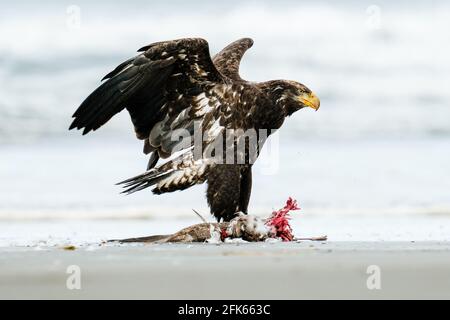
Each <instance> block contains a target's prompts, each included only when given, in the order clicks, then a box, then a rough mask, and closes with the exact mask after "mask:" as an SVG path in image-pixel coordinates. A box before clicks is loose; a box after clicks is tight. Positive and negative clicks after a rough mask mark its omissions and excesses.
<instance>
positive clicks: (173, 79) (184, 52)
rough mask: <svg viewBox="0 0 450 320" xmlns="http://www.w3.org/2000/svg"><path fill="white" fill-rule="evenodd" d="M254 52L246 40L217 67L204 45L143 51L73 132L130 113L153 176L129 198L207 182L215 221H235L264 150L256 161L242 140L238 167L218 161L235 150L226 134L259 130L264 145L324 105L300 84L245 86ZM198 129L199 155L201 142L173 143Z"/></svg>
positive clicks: (78, 117)
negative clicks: (303, 112)
mask: <svg viewBox="0 0 450 320" xmlns="http://www.w3.org/2000/svg"><path fill="white" fill-rule="evenodd" d="M252 45H253V41H252V40H251V39H248V38H245V39H241V40H238V41H235V42H233V43H232V44H230V45H229V46H227V47H226V48H224V49H223V50H222V51H221V52H220V53H218V54H217V55H216V56H215V57H214V58H213V59H211V57H210V54H209V47H208V43H207V42H206V41H205V40H203V39H179V40H173V41H165V42H158V43H153V44H150V45H148V46H145V47H143V48H141V49H140V50H139V52H142V53H141V54H139V55H137V56H136V57H134V58H131V59H129V60H127V61H125V62H123V63H122V64H120V65H119V66H118V67H117V68H116V69H114V70H113V71H112V72H110V73H109V74H107V75H106V76H105V77H104V78H103V80H105V79H107V81H105V82H104V83H103V84H102V85H101V86H100V87H99V88H97V89H96V90H95V91H94V92H93V93H91V94H90V95H89V96H88V97H87V98H86V100H85V101H84V102H83V103H82V104H81V106H80V107H79V108H78V109H77V110H76V112H75V113H74V115H73V117H74V120H73V123H72V124H71V126H70V129H73V128H76V129H83V134H86V133H88V132H90V131H94V130H96V129H98V128H100V127H101V126H102V125H104V124H105V123H106V122H107V121H108V120H109V119H111V118H112V117H113V116H114V115H115V114H117V113H119V112H120V111H122V110H123V109H127V111H128V112H129V114H130V116H131V121H132V122H133V125H134V129H135V132H136V136H137V138H138V139H141V140H144V152H145V153H146V154H151V156H150V160H149V163H148V167H147V172H145V173H144V174H142V175H139V176H137V177H134V178H131V179H128V180H126V181H123V182H122V183H123V184H124V185H125V187H126V188H127V189H126V190H125V192H127V193H132V192H135V191H139V190H142V189H145V188H147V187H151V186H152V187H153V192H154V193H155V194H161V193H165V192H172V191H177V190H184V189H186V188H189V187H191V186H193V185H195V184H199V183H203V182H205V181H207V183H208V188H207V199H208V204H209V206H210V208H211V213H212V214H214V216H215V217H216V218H217V220H219V221H220V219H223V220H224V221H229V220H230V219H232V218H233V217H234V216H235V214H236V213H237V212H239V211H242V212H244V213H247V207H248V203H249V199H250V192H251V185H252V183H251V181H252V174H251V167H252V164H253V161H251V160H250V159H253V158H252V156H253V157H257V155H258V154H259V150H258V149H256V150H257V152H256V155H254V153H252V152H251V151H252V150H254V149H252V147H253V145H252V142H251V141H247V142H245V138H243V141H244V146H245V147H244V148H243V149H242V148H241V149H240V151H239V150H234V147H236V145H237V144H238V143H239V142H238V140H239V139H240V138H236V141H234V142H233V143H231V146H232V147H233V150H232V158H233V159H234V161H233V164H222V163H220V162H218V161H216V160H217V159H216V156H217V155H218V146H220V147H221V148H222V147H223V151H224V155H227V153H226V152H227V151H229V150H231V149H230V146H228V145H226V143H225V141H226V139H227V135H225V132H228V131H229V130H243V131H246V130H255V132H257V133H258V137H257V138H258V139H259V138H260V136H259V130H268V131H269V134H270V133H271V132H272V131H273V130H276V129H278V128H280V126H281V125H282V123H283V121H284V119H285V118H286V117H287V116H290V115H291V114H292V113H294V112H295V111H297V110H299V109H301V108H303V107H312V108H314V109H316V110H317V109H318V108H319V100H318V98H317V97H316V96H315V95H314V94H313V93H312V92H311V91H310V90H309V89H308V88H307V87H305V86H304V85H302V84H300V83H298V82H294V81H287V80H274V81H268V82H264V83H251V82H247V81H245V80H243V79H242V78H241V77H240V75H239V64H240V61H241V59H242V56H243V55H244V53H245V52H246V51H247V49H249V48H250V47H251V46H252ZM196 126H199V127H197V128H199V130H200V133H201V136H203V137H204V138H203V139H202V140H201V143H200V147H201V148H200V153H197V150H199V149H196V146H194V141H195V137H194V139H188V140H186V139H184V140H178V139H174V138H173V137H174V136H175V138H177V137H179V136H180V134H178V133H184V134H186V133H188V134H190V135H191V136H192V135H193V134H194V133H195V132H196ZM174 140H175V141H174ZM180 141H181V142H180ZM186 141H187V142H186ZM253 143H254V142H253ZM261 145H262V144H260V145H259V147H258V148H260V147H261ZM236 149H238V148H236ZM180 150H181V151H182V152H181V154H180V155H179V156H178V157H175V158H174V159H171V160H169V161H166V162H165V163H163V164H161V165H159V166H156V164H157V162H158V160H159V159H160V158H168V157H169V156H171V155H172V154H173V153H174V152H176V151H180ZM238 159H241V160H242V159H243V161H240V162H239V161H237V160H238ZM253 160H254V159H253ZM227 163H229V162H227Z"/></svg>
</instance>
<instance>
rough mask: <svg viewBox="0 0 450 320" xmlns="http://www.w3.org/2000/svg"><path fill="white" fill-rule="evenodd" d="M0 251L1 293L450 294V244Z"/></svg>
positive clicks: (235, 296) (238, 296) (342, 296)
mask: <svg viewBox="0 0 450 320" xmlns="http://www.w3.org/2000/svg"><path fill="white" fill-rule="evenodd" d="M0 251H1V252H0V266H1V267H0V298H2V299H18V298H27V299H36V298H44V299H94V298H100V299H106V298H114V299H115V298H121V299H314V298H326V299H346V298H356V299H393V298H408V299H418V298H424V299H431V298H436V299H442V298H447V299H448V298H450V271H449V270H450V243H449V242H389V243H383V242H326V243H325V242H314V243H312V242H302V243H275V244H271V243H264V244H254V243H252V244H250V243H249V244H222V245H210V244H179V245H174V244H165V245H138V246H136V245H135V246H130V245H127V246H111V245H108V246H92V245H90V246H84V247H78V248H77V249H75V250H64V249H62V248H59V247H53V248H47V249H36V248H2V249H0ZM73 265H75V266H79V268H80V270H81V289H80V290H76V289H74V290H69V289H68V288H67V286H66V281H67V278H68V277H69V274H68V273H67V271H68V267H69V266H73ZM374 265H375V266H378V267H379V270H380V276H381V277H380V279H381V282H380V285H381V288H380V289H372V290H370V289H368V287H367V279H368V277H369V276H370V274H368V273H367V272H368V268H369V266H374ZM69 270H70V269H69ZM370 270H371V269H370V268H369V272H370Z"/></svg>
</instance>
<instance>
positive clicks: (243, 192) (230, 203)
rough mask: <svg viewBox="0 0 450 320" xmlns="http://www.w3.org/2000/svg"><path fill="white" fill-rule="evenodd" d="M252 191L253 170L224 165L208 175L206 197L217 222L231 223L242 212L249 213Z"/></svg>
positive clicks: (243, 166) (239, 166) (216, 167)
mask: <svg viewBox="0 0 450 320" xmlns="http://www.w3.org/2000/svg"><path fill="white" fill-rule="evenodd" d="M250 191H251V168H250V167H248V166H245V165H242V166H241V165H228V164H222V165H217V166H215V167H214V168H211V171H210V172H209V174H208V188H207V191H206V197H207V200H208V204H209V207H210V209H211V214H213V215H214V216H215V217H216V219H217V221H219V222H220V220H223V221H230V220H231V219H233V218H234V217H236V215H237V213H238V212H240V211H242V212H244V213H247V207H248V202H249V199H250Z"/></svg>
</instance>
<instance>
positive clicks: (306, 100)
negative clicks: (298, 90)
mask: <svg viewBox="0 0 450 320" xmlns="http://www.w3.org/2000/svg"><path fill="white" fill-rule="evenodd" d="M297 99H298V101H300V102H301V103H303V104H304V105H305V106H308V107H310V108H313V109H314V110H316V111H317V110H319V108H320V100H319V98H318V97H317V96H316V95H315V94H314V93H313V92H311V93H306V92H305V93H303V94H301V95H299V96H298V97H297Z"/></svg>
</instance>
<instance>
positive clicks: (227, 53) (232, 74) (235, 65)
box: [213, 38, 253, 81]
mask: <svg viewBox="0 0 450 320" xmlns="http://www.w3.org/2000/svg"><path fill="white" fill-rule="evenodd" d="M252 46H253V40H252V39H250V38H243V39H239V40H236V41H235V42H233V43H230V44H229V45H228V46H226V47H225V48H224V49H223V50H222V51H220V52H219V53H218V54H216V55H215V56H214V58H213V62H214V65H215V66H216V68H217V69H218V70H219V71H220V73H221V74H223V75H224V76H226V77H228V78H230V79H233V80H237V81H240V80H242V79H241V77H240V76H239V65H240V63H241V60H242V57H243V56H244V54H245V52H246V51H247V50H248V49H250V48H251V47H252Z"/></svg>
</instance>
